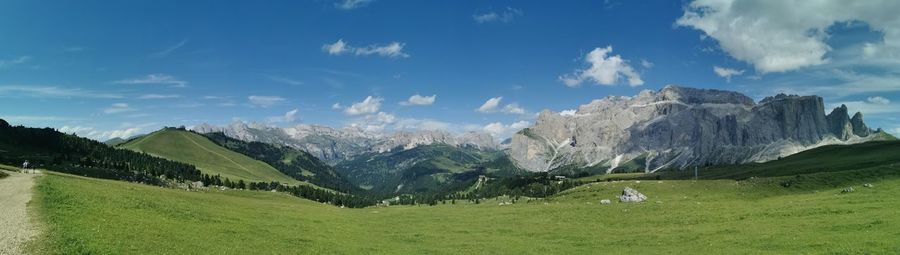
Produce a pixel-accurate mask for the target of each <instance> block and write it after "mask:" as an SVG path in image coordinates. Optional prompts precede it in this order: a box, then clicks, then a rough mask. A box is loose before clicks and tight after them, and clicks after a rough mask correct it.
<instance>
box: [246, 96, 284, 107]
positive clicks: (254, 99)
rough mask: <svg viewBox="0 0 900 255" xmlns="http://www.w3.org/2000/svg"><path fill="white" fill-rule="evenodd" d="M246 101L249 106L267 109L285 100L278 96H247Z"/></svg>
mask: <svg viewBox="0 0 900 255" xmlns="http://www.w3.org/2000/svg"><path fill="white" fill-rule="evenodd" d="M247 100H249V101H250V104H253V105H256V106H260V107H269V106H273V105H275V104H278V103H281V102H284V100H285V99H284V98H283V97H279V96H249V97H247Z"/></svg>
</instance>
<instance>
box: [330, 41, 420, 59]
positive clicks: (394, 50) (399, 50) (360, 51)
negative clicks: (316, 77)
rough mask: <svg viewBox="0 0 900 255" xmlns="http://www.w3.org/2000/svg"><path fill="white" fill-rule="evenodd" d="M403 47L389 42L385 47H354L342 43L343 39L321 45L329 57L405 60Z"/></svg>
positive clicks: (407, 55)
mask: <svg viewBox="0 0 900 255" xmlns="http://www.w3.org/2000/svg"><path fill="white" fill-rule="evenodd" d="M405 46H406V44H404V43H401V42H391V43H388V44H387V45H377V44H372V45H369V46H365V47H354V46H350V45H349V44H347V43H346V42H344V40H343V39H338V40H337V42H334V43H331V44H325V45H322V51H325V52H326V53H328V54H329V55H343V54H345V53H353V54H355V55H357V56H368V55H378V56H382V57H389V58H407V57H409V54H406V53H405V52H403V47H405Z"/></svg>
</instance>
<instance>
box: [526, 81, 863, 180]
mask: <svg viewBox="0 0 900 255" xmlns="http://www.w3.org/2000/svg"><path fill="white" fill-rule="evenodd" d="M856 119H857V120H858V121H857V120H854V121H851V119H850V117H849V116H848V115H847V108H846V106H842V107H838V109H835V110H834V111H832V113H831V114H828V115H827V116H826V115H825V109H824V104H823V100H822V98H821V97H818V96H798V95H786V94H779V95H775V96H772V97H767V98H765V99H763V100H762V101H760V103H759V104H756V103H754V101H753V100H752V99H751V98H750V97H747V96H745V95H743V94H741V93H738V92H732V91H723V90H712V89H696V88H686V87H678V86H666V87H664V88H663V89H661V90H659V91H658V92H653V91H642V92H640V93H639V94H638V95H636V96H633V97H622V96H609V97H605V98H603V99H599V100H593V101H591V102H590V103H588V104H585V105H581V106H579V107H578V110H577V111H573V110H567V111H563V112H560V113H556V112H552V111H543V112H541V113H540V115H539V116H538V119H537V120H536V121H535V124H534V125H533V126H531V127H529V128H527V129H525V130H523V131H521V132H518V133H516V134H515V135H514V136H513V137H512V141H511V142H510V150H509V151H508V154H509V156H510V158H511V159H512V160H513V161H514V162H515V163H516V165H518V166H519V167H522V168H524V169H527V170H530V171H551V170H553V169H557V168H560V167H563V166H574V167H575V168H579V167H581V168H592V169H596V168H598V167H600V168H606V169H608V171H612V170H613V169H615V168H617V167H619V166H621V165H625V164H626V163H627V165H632V166H633V165H640V166H641V168H642V169H640V170H643V171H648V172H652V171H656V170H659V169H664V168H684V167H689V166H695V165H707V164H734V163H744V162H759V161H766V160H771V159H775V158H778V157H781V156H785V155H789V154H792V153H796V152H799V151H802V150H805V149H808V148H813V147H816V146H820V145H824V144H832V143H849V142H860V141H865V138H863V137H865V136H866V135H867V134H868V133H870V132H871V131H869V129H868V128H867V127H865V125H864V123H863V121H862V115H861V114H860V115H859V118H856ZM851 122H854V123H855V122H858V124H853V123H851ZM628 162H631V163H628ZM569 169H571V168H569Z"/></svg>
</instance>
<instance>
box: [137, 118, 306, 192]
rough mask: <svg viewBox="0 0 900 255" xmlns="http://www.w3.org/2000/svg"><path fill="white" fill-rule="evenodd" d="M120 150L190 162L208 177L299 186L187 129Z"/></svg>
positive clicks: (157, 135) (143, 139) (159, 133)
mask: <svg viewBox="0 0 900 255" xmlns="http://www.w3.org/2000/svg"><path fill="white" fill-rule="evenodd" d="M119 147H120V148H125V149H129V150H133V151H138V152H145V153H148V154H151V155H154V156H158V157H163V158H167V159H171V160H174V161H178V162H183V163H188V164H191V165H194V166H196V167H197V168H199V169H200V171H201V172H203V173H204V174H209V175H216V174H218V175H221V176H222V178H229V179H231V180H238V179H241V180H245V181H256V182H270V181H276V182H280V183H288V184H292V185H293V184H297V183H299V181H297V180H295V179H293V178H291V177H289V176H287V175H285V174H283V173H281V172H279V171H278V170H276V169H275V168H272V166H269V165H267V164H266V163H263V162H260V161H258V160H255V159H252V158H250V157H247V156H245V155H243V154H240V153H237V152H234V151H231V150H228V149H226V148H223V147H221V146H219V145H217V144H215V143H213V142H212V141H210V140H209V139H207V138H206V137H204V136H201V135H198V134H195V133H192V132H188V131H184V130H178V129H173V128H166V129H163V130H160V131H156V132H153V133H151V134H148V135H146V136H143V137H140V138H137V139H134V140H131V141H128V142H127V143H124V144H121V145H119Z"/></svg>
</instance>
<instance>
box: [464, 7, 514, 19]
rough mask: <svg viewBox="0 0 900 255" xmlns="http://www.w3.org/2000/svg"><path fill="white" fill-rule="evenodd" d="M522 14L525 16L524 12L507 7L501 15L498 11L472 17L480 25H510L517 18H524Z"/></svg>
mask: <svg viewBox="0 0 900 255" xmlns="http://www.w3.org/2000/svg"><path fill="white" fill-rule="evenodd" d="M522 14H524V12H522V10H519V9H515V8H512V7H506V9H504V10H503V11H500V12H499V13H498V12H496V11H491V12H486V13H480V14H475V15H472V19H474V20H475V22H478V23H488V22H503V23H508V22H510V21H513V19H515V18H516V17H518V16H522Z"/></svg>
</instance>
